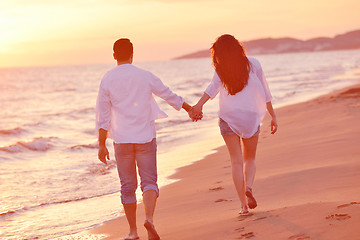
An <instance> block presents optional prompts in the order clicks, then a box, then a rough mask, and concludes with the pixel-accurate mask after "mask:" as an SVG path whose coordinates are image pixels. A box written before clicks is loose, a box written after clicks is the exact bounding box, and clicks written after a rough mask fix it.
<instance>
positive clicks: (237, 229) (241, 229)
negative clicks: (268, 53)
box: [235, 227, 245, 232]
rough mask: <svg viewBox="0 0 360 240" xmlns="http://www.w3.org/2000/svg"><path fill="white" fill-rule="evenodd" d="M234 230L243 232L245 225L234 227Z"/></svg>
mask: <svg viewBox="0 0 360 240" xmlns="http://www.w3.org/2000/svg"><path fill="white" fill-rule="evenodd" d="M235 231H236V232H243V231H245V227H239V228H236V229H235Z"/></svg>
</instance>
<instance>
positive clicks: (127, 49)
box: [113, 38, 133, 61]
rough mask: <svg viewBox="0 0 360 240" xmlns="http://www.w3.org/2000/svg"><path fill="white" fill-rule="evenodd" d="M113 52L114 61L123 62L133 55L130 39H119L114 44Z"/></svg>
mask: <svg viewBox="0 0 360 240" xmlns="http://www.w3.org/2000/svg"><path fill="white" fill-rule="evenodd" d="M113 50H114V54H115V57H116V60H118V61H125V60H128V59H130V57H131V56H132V55H133V44H132V43H131V42H130V39H127V38H120V39H119V40H117V41H116V42H115V43H114V47H113Z"/></svg>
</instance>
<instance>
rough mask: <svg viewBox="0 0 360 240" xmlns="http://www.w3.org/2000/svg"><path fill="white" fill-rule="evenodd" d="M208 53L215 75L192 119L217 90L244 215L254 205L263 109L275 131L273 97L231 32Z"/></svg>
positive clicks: (259, 70) (258, 68) (221, 124)
mask: <svg viewBox="0 0 360 240" xmlns="http://www.w3.org/2000/svg"><path fill="white" fill-rule="evenodd" d="M211 55H212V62H213V65H214V68H215V73H214V77H213V79H212V82H211V84H210V85H209V86H208V88H207V89H206V90H205V92H204V94H203V96H202V97H201V99H200V100H199V102H198V103H197V104H196V105H195V106H193V111H194V114H195V116H196V114H198V115H199V117H198V118H197V117H195V119H193V120H198V119H200V118H201V115H200V114H201V113H202V108H203V105H204V104H205V103H206V102H207V101H208V100H209V99H210V98H211V99H213V98H215V97H216V95H217V94H218V93H219V92H220V100H219V127H220V132H221V135H222V136H223V138H224V141H225V143H226V146H227V148H228V150H229V154H230V158H231V165H232V177H233V181H234V184H235V188H236V191H237V193H238V196H239V199H240V202H241V210H240V212H239V214H241V215H246V214H249V210H248V206H249V208H251V209H253V208H255V207H256V206H257V203H256V200H255V198H254V196H253V193H252V185H253V182H254V178H255V170H256V166H255V153H256V147H257V143H258V137H259V133H260V123H261V121H262V119H263V117H264V115H265V113H266V110H267V111H268V112H269V114H270V116H271V133H272V134H274V133H275V132H276V130H277V122H276V116H275V112H274V110H273V107H272V104H271V99H272V96H271V93H270V90H269V87H268V84H267V82H266V80H265V76H264V73H263V71H262V68H261V65H260V63H259V62H258V61H257V60H256V59H255V58H248V57H247V56H246V54H245V51H244V48H243V46H242V45H241V43H239V41H238V40H236V39H235V38H234V37H233V36H232V35H228V34H225V35H222V36H220V37H219V38H218V39H217V40H216V41H215V43H214V44H213V46H212V47H211ZM241 142H242V144H243V148H242V146H241ZM246 197H247V200H246Z"/></svg>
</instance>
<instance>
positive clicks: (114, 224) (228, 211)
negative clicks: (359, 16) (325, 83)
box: [90, 84, 360, 240]
mask: <svg viewBox="0 0 360 240" xmlns="http://www.w3.org/2000/svg"><path fill="white" fill-rule="evenodd" d="M275 111H276V114H277V118H278V123H279V129H278V132H277V133H276V134H275V135H271V134H270V127H269V125H270V123H269V119H268V118H265V120H264V124H263V125H262V128H261V134H260V138H259V145H258V151H257V160H256V161H257V174H256V179H255V184H254V190H253V191H254V195H255V197H256V199H257V201H258V207H257V208H256V209H254V210H253V211H252V213H253V214H252V215H251V216H246V217H242V216H239V215H238V211H239V208H240V203H239V200H238V197H237V194H236V191H235V188H234V186H233V183H232V178H231V165H230V158H229V155H228V152H227V149H226V147H225V146H222V147H220V148H218V149H217V152H216V153H215V154H212V155H209V156H207V157H205V158H204V159H203V160H200V161H198V162H196V163H194V164H192V165H189V166H186V167H183V168H181V169H179V170H178V171H177V173H176V174H175V175H173V176H172V178H174V179H181V180H180V181H178V182H176V183H173V184H171V185H168V186H166V187H164V188H162V189H161V191H160V198H159V199H158V204H157V209H156V212H155V224H156V228H157V230H158V232H159V234H160V236H161V239H163V240H189V239H199V240H218V239H261V240H262V239H264V240H269V239H270V240H271V239H276V240H279V239H334V240H335V239H349V240H350V239H360V228H359V226H360V148H359V142H360V124H359V123H360V120H359V119H360V84H359V85H355V86H352V87H349V88H346V89H342V90H340V91H336V92H333V93H331V94H328V95H325V96H322V97H319V98H316V99H314V100H311V101H308V102H304V103H300V104H295V105H291V106H286V107H282V108H279V109H276V110H275ZM205 114H206V113H205ZM219 138H221V136H220V134H219ZM204 148H206V146H204ZM184 151H185V150H184ZM119 204H120V202H119ZM143 222H144V214H143V208H142V206H139V208H138V228H139V234H140V239H147V233H146V230H145V228H144V227H143V225H142V224H143ZM127 231H128V225H127V222H126V219H125V218H118V219H115V220H113V221H110V222H108V223H106V224H104V225H102V226H100V227H98V228H96V229H93V230H91V231H90V232H91V233H92V234H107V235H108V237H106V238H105V239H106V240H112V239H122V237H123V236H125V235H126V234H127Z"/></svg>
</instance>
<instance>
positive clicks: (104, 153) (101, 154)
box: [98, 128, 110, 164]
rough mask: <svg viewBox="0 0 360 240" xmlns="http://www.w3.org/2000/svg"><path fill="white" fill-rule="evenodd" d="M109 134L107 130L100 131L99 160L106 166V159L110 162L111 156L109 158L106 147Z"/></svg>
mask: <svg viewBox="0 0 360 240" xmlns="http://www.w3.org/2000/svg"><path fill="white" fill-rule="evenodd" d="M107 132H108V131H106V130H104V129H102V128H100V129H99V152H98V157H99V160H100V161H101V162H103V163H105V164H107V162H106V158H107V159H108V160H110V156H109V151H108V149H107V147H106V138H107Z"/></svg>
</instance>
